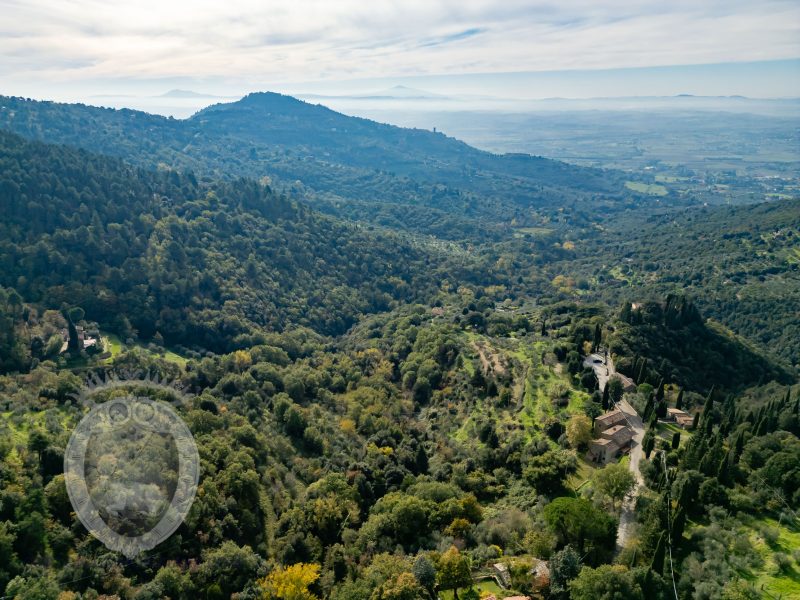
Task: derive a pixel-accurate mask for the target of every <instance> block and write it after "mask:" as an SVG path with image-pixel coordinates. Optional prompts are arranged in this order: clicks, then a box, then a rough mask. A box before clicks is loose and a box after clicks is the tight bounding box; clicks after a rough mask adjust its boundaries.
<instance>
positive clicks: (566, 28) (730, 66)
mask: <svg viewBox="0 0 800 600" xmlns="http://www.w3.org/2000/svg"><path fill="white" fill-rule="evenodd" d="M0 11H2V14H3V20H2V23H1V24H0V57H1V58H0V93H3V94H15V95H29V96H34V97H54V98H60V99H66V98H67V97H69V98H73V99H75V98H88V97H91V96H92V95H93V94H104V93H107V94H113V93H119V94H156V93H160V92H163V91H166V90H167V89H170V88H172V87H183V88H189V89H200V90H201V91H206V92H210V93H215V94H220V95H240V94H242V93H245V92H247V91H252V90H263V89H282V90H285V91H291V90H293V89H297V90H304V91H326V90H328V91H331V90H335V89H340V90H348V89H349V90H351V91H366V90H368V89H369V88H370V87H371V86H372V87H374V86H377V87H378V88H379V89H380V88H381V87H383V86H385V85H386V84H394V83H410V84H413V85H419V86H421V87H425V86H426V85H427V87H428V88H431V87H433V88H434V89H433V91H440V92H449V91H451V90H449V89H446V88H452V90H456V89H457V90H459V91H461V92H462V93H481V92H484V93H491V94H494V95H502V96H511V97H534V98H541V97H549V96H567V97H593V96H611V95H622V96H625V95H669V94H678V93H693V94H721V95H730V94H741V95H748V96H754V97H775V96H780V97H786V96H800V62H798V60H797V59H799V58H800V3H799V2H797V1H796V0H760V1H752V0H749V1H743V0H725V1H722V0H694V1H689V0H671V1H670V2H664V1H663V0H658V1H656V0H624V1H622V0H614V1H600V0H560V1H559V0H504V1H503V2H497V1H496V0H403V1H395V0H373V1H372V2H370V3H365V2H363V0H336V1H335V2H334V1H332V0H293V1H291V2H289V1H286V0H271V1H270V2H263V1H262V0H226V1H225V2H219V1H218V0H213V1H212V0H192V1H189V0H173V1H170V2H164V1H163V0H158V1H156V0H137V1H136V2H131V1H126V2H119V1H118V0H70V1H64V0H0ZM687 65H689V66H691V65H693V67H692V68H687V67H686V66H687ZM697 65H706V66H697ZM665 67H672V68H665Z"/></svg>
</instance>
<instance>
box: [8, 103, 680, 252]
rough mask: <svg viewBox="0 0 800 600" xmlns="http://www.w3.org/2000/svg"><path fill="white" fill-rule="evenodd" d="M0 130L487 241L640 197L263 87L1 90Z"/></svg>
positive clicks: (600, 181) (576, 173) (342, 212)
mask: <svg viewBox="0 0 800 600" xmlns="http://www.w3.org/2000/svg"><path fill="white" fill-rule="evenodd" d="M0 127H3V128H5V129H8V130H10V131H14V132H16V133H18V134H20V135H23V136H25V137H28V138H33V139H38V140H42V141H46V142H51V143H66V144H72V145H76V146H79V147H82V148H85V149H87V150H91V151H94V152H99V153H102V154H110V155H114V156H119V157H122V158H125V159H126V160H128V161H129V162H132V163H133V164H136V165H139V166H145V167H151V168H152V167H155V166H158V165H162V166H169V167H172V168H177V169H180V170H186V169H191V170H193V171H194V172H195V173H198V174H200V175H210V176H212V177H214V178H230V177H240V176H245V177H249V178H252V179H257V180H261V179H262V178H263V177H267V178H268V180H269V181H270V182H271V184H272V185H273V187H276V189H281V190H286V191H294V192H295V193H296V194H297V195H298V197H300V198H301V199H302V200H303V201H306V202H308V203H310V204H312V205H313V206H314V207H316V208H317V209H320V210H323V211H324V212H327V213H329V214H335V215H339V216H345V217H348V218H352V219H358V220H365V221H369V222H372V223H376V224H380V225H384V226H389V227H394V228H398V229H403V230H405V231H410V232H415V233H420V232H422V233H431V234H434V235H436V236H437V237H439V238H444V239H469V240H471V241H472V242H474V241H476V240H481V239H486V238H489V239H494V238H496V237H497V236H499V235H501V233H502V231H503V230H508V228H509V227H511V226H512V225H514V224H517V225H520V226H522V225H528V224H536V222H538V221H539V220H540V219H542V218H546V219H550V220H556V221H557V220H560V219H562V217H563V214H564V210H567V211H572V212H574V213H575V215H574V216H573V218H582V219H585V220H587V221H588V220H590V218H591V215H592V214H593V212H594V211H595V210H603V211H611V212H618V211H621V210H624V209H626V208H629V207H633V206H637V205H643V204H645V203H646V202H647V201H648V200H647V199H646V198H644V197H640V196H637V195H636V194H635V193H633V192H632V191H631V190H629V189H627V188H625V186H624V178H622V177H621V176H620V175H619V174H616V173H614V172H611V171H601V170H597V169H588V168H583V167H576V166H572V165H567V164H565V163H560V162H557V161H552V160H547V159H543V158H539V157H532V156H527V155H503V156H499V155H494V154H490V153H487V152H483V151H479V150H476V149H475V148H472V147H470V146H468V145H466V144H464V143H462V142H459V141H458V140H455V139H453V138H448V137H446V136H444V135H443V134H441V133H433V132H429V131H423V130H416V129H415V130H411V129H404V128H400V127H394V126H390V125H384V124H380V123H375V122H373V121H369V120H366V119H359V118H355V117H349V116H346V115H343V114H340V113H336V112H334V111H331V110H329V109H327V108H325V107H322V106H318V105H311V104H308V103H305V102H302V101H300V100H296V99H294V98H291V97H288V96H282V95H279V94H271V93H267V94H251V95H249V96H246V97H245V98H243V99H242V100H240V101H238V102H233V103H229V104H220V105H215V106H213V107H210V108H208V109H206V110H204V111H201V112H199V113H198V114H196V115H194V116H193V117H192V118H190V119H186V120H176V119H168V118H165V117H158V116H154V115H148V114H146V113H141V112H137V111H132V110H127V109H126V110H112V109H101V108H96V107H90V106H84V105H69V104H58V103H53V102H36V101H31V100H25V99H22V98H10V97H0ZM87 132H91V135H86V133H87ZM665 202H666V200H665ZM670 202H676V203H680V204H683V203H684V202H683V201H682V200H680V199H677V198H676V199H671V200H670Z"/></svg>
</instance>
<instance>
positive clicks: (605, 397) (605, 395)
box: [603, 381, 609, 410]
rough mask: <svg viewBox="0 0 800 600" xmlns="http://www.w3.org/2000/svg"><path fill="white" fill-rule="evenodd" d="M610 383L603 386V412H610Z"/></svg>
mask: <svg viewBox="0 0 800 600" xmlns="http://www.w3.org/2000/svg"><path fill="white" fill-rule="evenodd" d="M608 396H609V394H608V381H606V384H605V385H604V386H603V410H608Z"/></svg>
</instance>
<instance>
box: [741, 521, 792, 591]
mask: <svg viewBox="0 0 800 600" xmlns="http://www.w3.org/2000/svg"><path fill="white" fill-rule="evenodd" d="M763 527H769V528H772V529H774V530H776V531H777V532H778V538H777V540H776V541H775V542H774V543H772V544H770V543H769V542H768V541H767V540H765V539H764V536H763V535H762V534H761V531H760V528H763ZM743 534H744V535H747V536H749V537H750V540H751V542H752V543H753V547H754V548H755V549H756V551H757V552H758V554H759V555H760V556H761V558H762V561H763V562H762V567H761V568H759V569H757V570H754V571H753V572H752V573H745V574H743V575H744V577H745V578H746V579H748V581H750V582H751V583H752V584H753V585H754V586H755V587H756V589H757V590H761V589H762V586H763V589H764V590H765V591H767V592H769V593H770V594H772V595H773V596H775V597H777V596H780V597H781V598H787V599H788V598H800V564H798V562H797V561H796V560H795V559H793V558H792V551H793V550H796V549H798V548H800V525H798V524H797V523H795V524H794V525H793V526H790V525H787V524H786V523H783V524H779V523H778V521H777V520H775V519H772V518H769V517H762V518H760V519H757V520H754V521H753V522H752V523H750V524H749V525H748V526H747V527H745V528H744V531H743ZM778 553H780V554H784V555H788V556H789V560H790V561H791V566H790V567H789V568H788V569H786V570H783V571H781V570H780V569H779V568H778V565H777V563H776V560H775V556H776V555H777V554H778Z"/></svg>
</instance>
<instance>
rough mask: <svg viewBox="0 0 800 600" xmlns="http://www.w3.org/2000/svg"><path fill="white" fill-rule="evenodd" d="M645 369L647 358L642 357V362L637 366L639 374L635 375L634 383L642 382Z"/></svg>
mask: <svg viewBox="0 0 800 600" xmlns="http://www.w3.org/2000/svg"><path fill="white" fill-rule="evenodd" d="M646 369H647V359H646V358H643V359H642V364H641V365H640V366H639V374H638V375H637V376H636V383H644V375H645V372H646Z"/></svg>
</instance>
